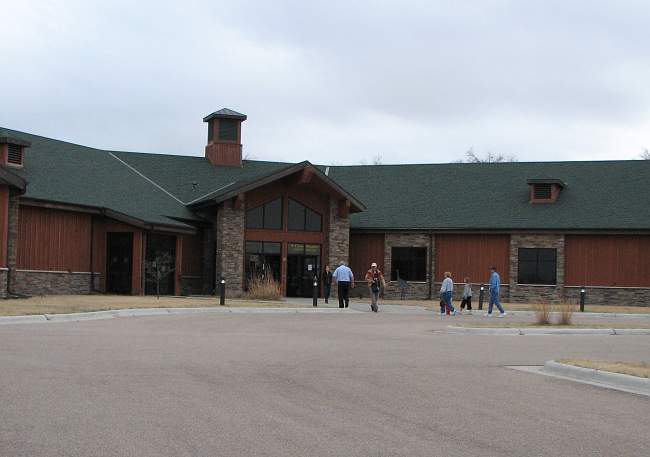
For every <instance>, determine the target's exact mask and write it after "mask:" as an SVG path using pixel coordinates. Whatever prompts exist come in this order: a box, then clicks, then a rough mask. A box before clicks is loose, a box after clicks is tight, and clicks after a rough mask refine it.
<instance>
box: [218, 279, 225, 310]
mask: <svg viewBox="0 0 650 457" xmlns="http://www.w3.org/2000/svg"><path fill="white" fill-rule="evenodd" d="M219 296H220V297H219V304H220V305H221V306H223V305H225V304H226V278H224V277H223V276H222V277H221V281H219Z"/></svg>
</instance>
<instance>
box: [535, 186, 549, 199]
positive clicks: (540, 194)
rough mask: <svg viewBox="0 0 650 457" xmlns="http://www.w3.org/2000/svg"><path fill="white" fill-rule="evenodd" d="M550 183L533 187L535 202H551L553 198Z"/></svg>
mask: <svg viewBox="0 0 650 457" xmlns="http://www.w3.org/2000/svg"><path fill="white" fill-rule="evenodd" d="M551 187H552V186H551V184H550V183H539V184H535V185H534V186H533V197H534V198H535V200H550V199H551V198H552V192H551Z"/></svg>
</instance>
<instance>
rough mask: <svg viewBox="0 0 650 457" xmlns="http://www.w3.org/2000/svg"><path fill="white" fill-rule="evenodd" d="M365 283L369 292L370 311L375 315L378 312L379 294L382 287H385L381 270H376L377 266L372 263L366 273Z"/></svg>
mask: <svg viewBox="0 0 650 457" xmlns="http://www.w3.org/2000/svg"><path fill="white" fill-rule="evenodd" d="M366 281H367V282H368V289H369V290H370V309H371V310H372V311H374V312H375V313H376V312H378V311H379V304H378V303H377V302H378V301H379V292H380V291H381V288H382V287H385V286H386V281H384V275H383V274H382V272H381V270H380V269H379V268H377V264H376V263H375V262H372V263H371V264H370V270H368V272H367V273H366Z"/></svg>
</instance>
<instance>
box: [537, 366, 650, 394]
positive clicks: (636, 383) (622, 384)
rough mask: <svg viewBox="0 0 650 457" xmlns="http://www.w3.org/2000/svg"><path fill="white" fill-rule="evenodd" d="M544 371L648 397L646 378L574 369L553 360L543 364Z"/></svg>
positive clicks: (648, 387) (589, 369)
mask: <svg viewBox="0 0 650 457" xmlns="http://www.w3.org/2000/svg"><path fill="white" fill-rule="evenodd" d="M544 371H545V372H546V373H551V374H555V375H558V376H563V377H567V378H573V379H577V380H579V381H585V382H593V383H598V384H605V385H607V386H612V387H615V388H620V389H622V390H631V391H635V392H640V393H644V394H645V395H650V379H648V378H639V377H637V376H629V375H626V374H620V373H612V372H609V371H603V370H596V369H593V368H583V367H576V366H574V365H568V364H564V363H558V362H556V361H554V360H549V361H548V362H546V363H545V364H544Z"/></svg>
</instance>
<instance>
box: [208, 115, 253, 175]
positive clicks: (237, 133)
mask: <svg viewBox="0 0 650 457" xmlns="http://www.w3.org/2000/svg"><path fill="white" fill-rule="evenodd" d="M245 120H246V115H245V114H241V113H238V112H237V111H233V110H231V109H228V108H223V109H220V110H219V111H215V112H214V113H212V114H210V115H208V116H206V117H204V118H203V122H207V123H208V145H207V146H206V147H205V158H206V159H208V160H209V161H210V163H211V164H212V165H217V166H222V167H241V158H242V153H241V148H242V145H241V123H242V122H244V121H245Z"/></svg>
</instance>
